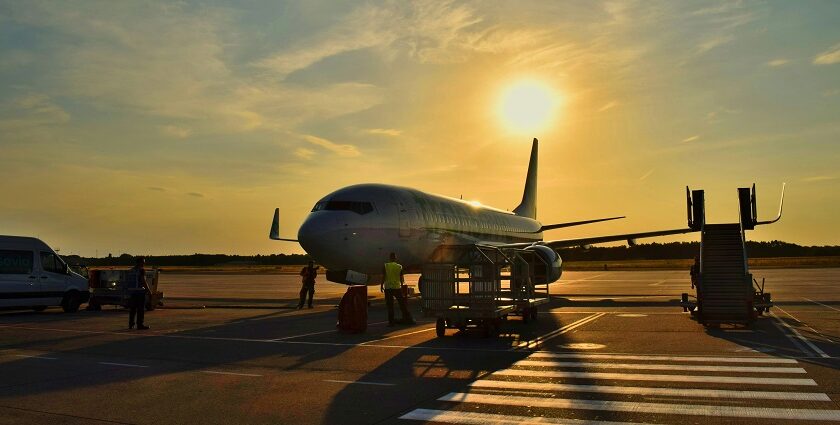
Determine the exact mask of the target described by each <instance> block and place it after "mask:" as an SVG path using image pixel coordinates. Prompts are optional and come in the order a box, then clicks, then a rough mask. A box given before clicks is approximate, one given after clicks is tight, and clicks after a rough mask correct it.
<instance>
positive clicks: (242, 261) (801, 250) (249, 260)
mask: <svg viewBox="0 0 840 425" xmlns="http://www.w3.org/2000/svg"><path fill="white" fill-rule="evenodd" d="M699 250H700V242H671V243H650V244H640V245H636V246H612V247H590V248H588V249H584V248H566V249H561V250H559V252H560V256H561V257H562V258H563V260H566V261H620V260H673V259H680V258H694V256H695V255H697V254H698V252H699ZM747 255H748V256H749V257H750V258H767V257H823V256H840V246H800V245H796V244H792V243H787V242H781V241H772V242H747ZM64 259H65V261H67V263H68V264H83V265H86V266H131V265H134V256H133V255H130V254H122V255H120V256H119V257H111V256H109V257H105V258H86V257H80V256H78V255H68V256H65V257H64ZM309 260H310V257H309V256H308V255H304V254H288V255H287V254H271V255H226V254H192V255H153V256H146V262H147V263H148V264H153V265H155V266H204V267H207V266H223V265H258V266H272V265H277V266H282V265H297V264H306V262H307V261H309Z"/></svg>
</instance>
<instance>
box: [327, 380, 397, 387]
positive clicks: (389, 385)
mask: <svg viewBox="0 0 840 425" xmlns="http://www.w3.org/2000/svg"><path fill="white" fill-rule="evenodd" d="M324 382H335V383H339V384H360V385H379V386H383V387H393V386H394V385H397V384H389V383H387V382H370V381H342V380H340V379H324Z"/></svg>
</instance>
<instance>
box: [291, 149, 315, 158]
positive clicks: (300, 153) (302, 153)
mask: <svg viewBox="0 0 840 425" xmlns="http://www.w3.org/2000/svg"><path fill="white" fill-rule="evenodd" d="M295 156H296V157H298V158H303V159H312V157H314V156H315V151H313V150H312V149H306V148H297V149H295Z"/></svg>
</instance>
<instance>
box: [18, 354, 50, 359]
mask: <svg viewBox="0 0 840 425" xmlns="http://www.w3.org/2000/svg"><path fill="white" fill-rule="evenodd" d="M12 355H13V356H15V357H23V358H26V359H40V360H57V357H46V356H30V355H26V354H12Z"/></svg>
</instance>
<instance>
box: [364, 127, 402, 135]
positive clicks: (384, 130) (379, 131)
mask: <svg viewBox="0 0 840 425" xmlns="http://www.w3.org/2000/svg"><path fill="white" fill-rule="evenodd" d="M365 131H366V132H367V133H370V134H376V135H378V136H390V137H398V136H400V135H402V130H397V129H393V128H370V129H367V130H365Z"/></svg>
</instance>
